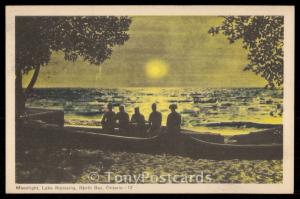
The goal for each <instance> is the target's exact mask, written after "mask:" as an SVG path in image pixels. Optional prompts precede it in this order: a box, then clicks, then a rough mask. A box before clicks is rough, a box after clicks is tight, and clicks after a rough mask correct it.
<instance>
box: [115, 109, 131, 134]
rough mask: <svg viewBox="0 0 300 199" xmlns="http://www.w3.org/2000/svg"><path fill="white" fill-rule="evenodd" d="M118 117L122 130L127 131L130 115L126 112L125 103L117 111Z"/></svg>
mask: <svg viewBox="0 0 300 199" xmlns="http://www.w3.org/2000/svg"><path fill="white" fill-rule="evenodd" d="M116 119H117V121H118V124H119V130H120V132H125V131H127V130H128V126H129V115H128V113H126V112H125V108H124V106H123V105H121V106H119V112H118V113H117V116H116Z"/></svg>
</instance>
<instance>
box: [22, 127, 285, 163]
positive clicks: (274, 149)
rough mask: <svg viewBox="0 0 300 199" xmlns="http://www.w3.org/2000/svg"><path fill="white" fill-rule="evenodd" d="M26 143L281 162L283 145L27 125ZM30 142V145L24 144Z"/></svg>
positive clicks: (24, 137)
mask: <svg viewBox="0 0 300 199" xmlns="http://www.w3.org/2000/svg"><path fill="white" fill-rule="evenodd" d="M18 132H19V135H18V136H17V137H18V138H21V139H22V141H23V143H35V144H38V145H43V146H46V145H49V144H52V145H60V146H62V147H74V148H78V147H83V148H95V149H105V150H118V151H133V152H140V153H151V154H152V153H170V154H174V155H182V156H189V157H192V158H207V159H282V156H283V146H282V144H268V145H235V144H221V143H212V142H208V141H204V140H201V139H199V138H198V137H196V135H197V133H195V134H194V135H193V133H191V131H188V132H185V131H184V130H183V131H182V133H180V134H179V135H169V134H166V133H160V134H158V135H155V136H151V137H147V138H145V137H129V136H122V135H114V134H108V133H107V132H104V131H103V130H102V129H96V128H82V127H58V126H55V125H26V126H23V127H22V129H20V130H18ZM24 140H27V141H24Z"/></svg>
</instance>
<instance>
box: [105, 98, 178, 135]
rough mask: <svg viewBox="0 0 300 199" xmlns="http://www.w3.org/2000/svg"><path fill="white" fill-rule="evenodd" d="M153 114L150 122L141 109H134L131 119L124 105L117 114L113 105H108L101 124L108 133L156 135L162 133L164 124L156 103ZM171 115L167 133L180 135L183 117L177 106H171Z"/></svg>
mask: <svg viewBox="0 0 300 199" xmlns="http://www.w3.org/2000/svg"><path fill="white" fill-rule="evenodd" d="M151 108H152V112H151V113H150V115H149V119H148V121H146V120H145V117H144V115H143V114H141V113H140V109H139V107H136V108H135V109H134V114H133V115H132V116H131V119H129V115H128V113H126V111H125V107H124V106H123V105H120V106H119V112H118V113H115V112H114V111H113V106H112V104H110V103H109V104H108V105H107V111H106V112H105V113H104V116H103V118H102V121H101V124H102V128H103V129H104V130H105V131H107V132H116V128H118V132H120V133H123V132H124V133H127V132H129V131H130V132H136V133H140V134H143V133H151V134H156V133H158V132H160V129H161V123H162V114H161V113H160V112H159V111H157V105H156V103H153V104H152V106H151ZM169 109H170V110H171V113H170V114H169V115H168V118H167V132H168V133H178V132H180V124H181V116H180V114H179V113H178V112H176V109H177V105H176V104H171V105H170V106H169Z"/></svg>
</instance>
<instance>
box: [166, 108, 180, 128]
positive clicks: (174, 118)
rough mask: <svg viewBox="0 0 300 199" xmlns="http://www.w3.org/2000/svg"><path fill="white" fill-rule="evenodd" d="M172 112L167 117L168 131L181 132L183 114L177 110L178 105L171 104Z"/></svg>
mask: <svg viewBox="0 0 300 199" xmlns="http://www.w3.org/2000/svg"><path fill="white" fill-rule="evenodd" d="M169 109H170V110H171V113H170V114H169V115H168V118H167V131H168V133H172V134H174V133H179V132H180V125H181V115H180V114H179V113H177V112H176V109H177V105H176V104H171V105H170V106H169Z"/></svg>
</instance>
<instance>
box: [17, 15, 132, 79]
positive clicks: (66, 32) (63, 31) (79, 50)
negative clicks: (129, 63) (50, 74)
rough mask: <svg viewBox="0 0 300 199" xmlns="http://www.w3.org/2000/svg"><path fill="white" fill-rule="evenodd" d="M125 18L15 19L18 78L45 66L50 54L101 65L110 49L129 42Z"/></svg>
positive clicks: (128, 21) (127, 25)
mask: <svg viewBox="0 0 300 199" xmlns="http://www.w3.org/2000/svg"><path fill="white" fill-rule="evenodd" d="M130 23H131V20H130V18H128V17H115V16H99V17H95V16H92V17H16V67H19V69H20V70H21V72H22V74H24V73H27V72H28V71H30V70H32V69H35V68H37V67H39V66H43V65H46V64H47V63H48V62H49V60H50V56H51V52H52V51H63V52H64V55H65V59H66V60H69V61H75V60H77V58H78V57H79V56H80V57H82V58H83V59H84V60H85V61H88V62H90V63H91V64H97V65H98V64H101V63H102V62H103V61H104V60H105V59H107V58H109V57H110V56H111V54H112V47H113V46H116V45H122V44H124V42H125V41H126V40H128V39H129V35H128V34H127V32H126V31H128V30H129V26H130Z"/></svg>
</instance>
